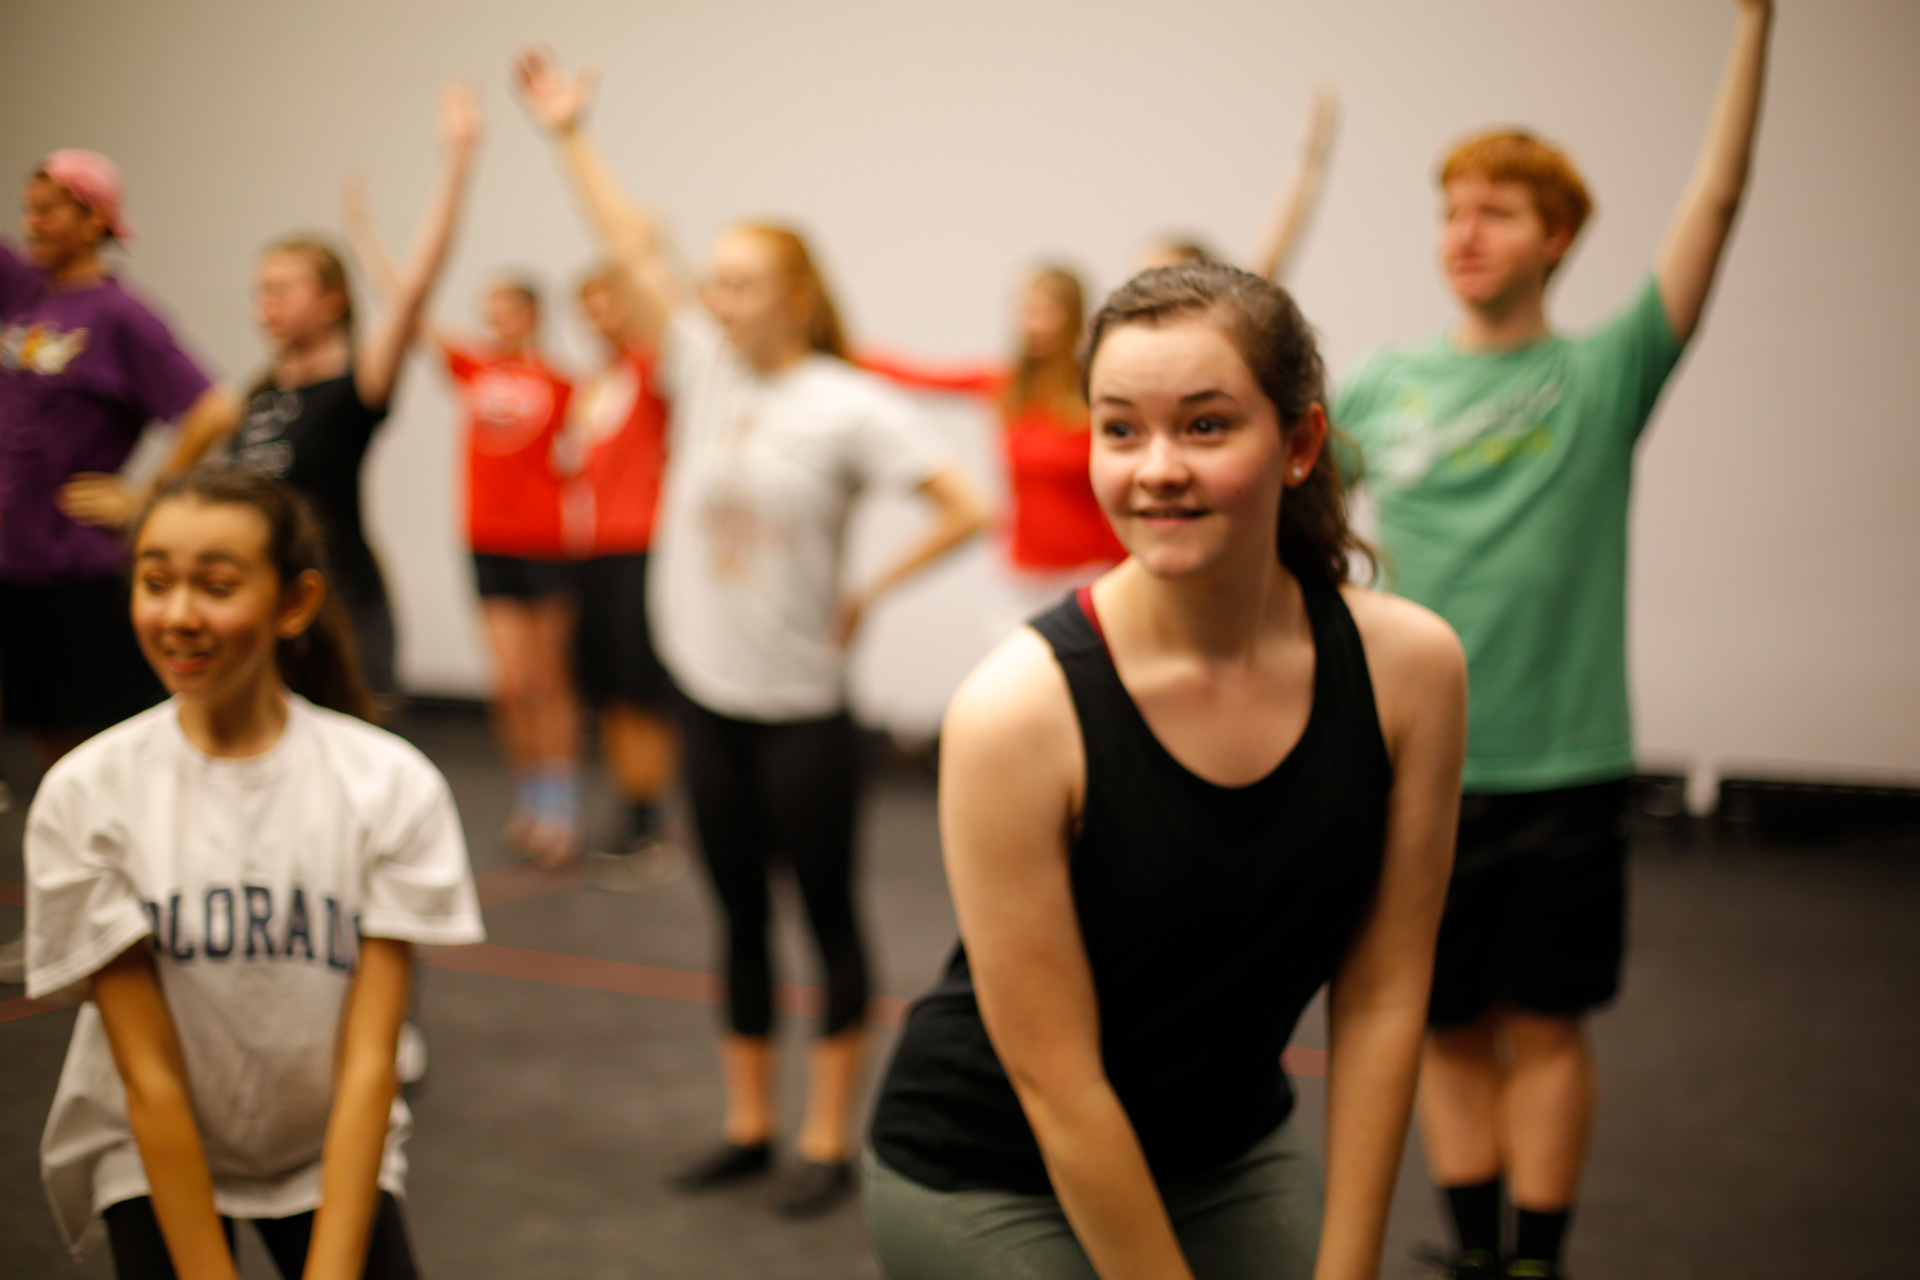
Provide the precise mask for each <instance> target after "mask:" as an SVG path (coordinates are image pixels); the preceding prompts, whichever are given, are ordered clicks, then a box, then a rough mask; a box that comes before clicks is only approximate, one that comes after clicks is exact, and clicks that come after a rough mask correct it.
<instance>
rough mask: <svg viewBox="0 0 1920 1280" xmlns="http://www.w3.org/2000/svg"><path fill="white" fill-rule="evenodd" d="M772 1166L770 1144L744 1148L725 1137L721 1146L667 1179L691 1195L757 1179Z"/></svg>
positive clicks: (675, 1187)
mask: <svg viewBox="0 0 1920 1280" xmlns="http://www.w3.org/2000/svg"><path fill="white" fill-rule="evenodd" d="M772 1167H773V1146H772V1144H771V1143H766V1142H761V1143H756V1144H755V1145H753V1146H750V1147H743V1146H741V1145H740V1144H739V1143H737V1142H727V1141H724V1140H723V1141H722V1142H721V1143H720V1145H719V1146H718V1147H715V1148H714V1149H713V1150H712V1151H710V1152H708V1153H707V1154H706V1155H704V1156H701V1157H700V1158H699V1159H698V1160H695V1161H694V1162H693V1163H692V1164H690V1165H688V1166H687V1167H686V1168H684V1169H682V1170H681V1171H680V1172H679V1173H676V1174H674V1175H673V1177H672V1178H671V1179H669V1180H668V1182H669V1185H671V1186H672V1187H673V1189H674V1190H675V1191H680V1192H685V1193H688V1194H693V1193H697V1192H701V1191H717V1190H719V1189H720V1188H721V1187H730V1186H732V1185H733V1184H734V1183H736V1182H745V1181H746V1180H747V1179H748V1178H758V1177H760V1176H761V1175H763V1174H765V1173H766V1171H767V1170H768V1169H771V1168H772Z"/></svg>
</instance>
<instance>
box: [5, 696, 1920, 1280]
mask: <svg viewBox="0 0 1920 1280" xmlns="http://www.w3.org/2000/svg"><path fill="white" fill-rule="evenodd" d="M413 732H414V736H415V737H416V739H417V740H418V741H420V743H421V745H422V746H424V747H425V748H426V749H427V750H428V752H429V753H430V754H431V755H432V756H433V757H434V758H435V760H436V761H438V762H439V764H440V765H441V767H442V768H443V769H445V770H446V772H447V774H448V776H449V778H450V779H451V780H452V783H453V786H454V789H455V792H456V794H457V796H458V798H459V801H460V805H461V810H462V813H463V815H464V817H465V820H466V827H467V832H468V837H469V840H470V841H471V843H472V847H473V857H474V863H475V866H476V868H477V869H480V870H487V869H490V868H495V867H500V866H504V865H506V863H507V861H508V859H507V857H506V855H505V854H504V852H503V851H502V849H501V847H500V844H499V841H498V839H497V837H496V834H495V833H497V832H498V830H499V828H500V824H501V822H502V821H503V820H504V818H505V816H506V813H505V805H506V803H507V801H508V799H509V797H508V796H507V795H506V792H505V789H504V788H503V787H502V778H501V774H500V771H499V769H498V767H497V765H496V764H495V762H494V757H493V753H492V750H491V747H490V746H489V745H488V743H487V741H486V738H485V734H484V731H483V730H482V728H481V726H480V725H479V723H478V721H477V720H469V719H464V718H460V717H457V716H455V717H441V718H434V719H430V720H425V721H423V722H421V723H420V724H418V725H417V726H416V728H415V729H414V731H413ZM5 762H6V765H7V776H8V777H9V778H10V779H11V780H12V781H13V783H14V787H15V793H16V804H15V806H14V810H13V812H11V813H9V814H6V815H4V816H0V883H4V882H15V883H17V882H18V881H19V880H20V879H21V869H20V854H19V833H20V829H21V820H22V816H23V815H22V813H21V809H22V808H23V807H24V805H23V804H22V803H20V800H21V792H22V791H23V790H24V786H23V784H25V783H26V782H28V781H30V779H29V778H28V777H27V776H26V774H27V773H28V769H27V768H26V765H25V759H24V756H23V754H22V752H21V751H20V749H19V745H18V744H11V745H10V746H9V747H8V749H7V750H6V753H5ZM864 848H865V851H866V852H865V857H866V867H865V870H866V879H865V901H866V903H867V906H868V912H869V918H870V920H871V921H872V924H873V927H874V932H875V934H876V936H877V943H878V951H879V960H880V970H881V973H882V975H883V981H882V984H881V989H882V990H884V991H886V992H888V993H890V994H892V995H896V996H911V995H913V994H914V993H915V992H916V991H917V990H918V989H919V988H921V987H922V986H924V985H925V984H926V983H927V982H928V981H929V980H930V979H931V977H932V976H933V974H934V972H935V969H936V967H937V965H938V964H939V962H940V960H941V958H942V957H943V955H944V953H945V951H946V950H947V948H948V947H949V945H950V944H951V939H952V930H953V924H952V916H951V912H950V910H949V908H948V905H947V900H946V894H945V889H944V886H943V884H942V881H941V876H940V869H939V862H938V856H937V851H936V848H935V840H934V828H933V814H932V788H931V785H930V782H929V781H928V779H927V778H926V777H925V776H924V775H923V774H921V773H918V772H916V771H914V770H911V769H904V768H897V767H896V768H890V769H887V770H884V771H882V773H881V774H880V775H879V777H878V778H877V781H876V784H875V786H874V789H873V793H872V797H871V801H870V803H869V806H868V810H867V817H866V828H865V844H864ZM1634 872H1635V877H1636V884H1635V893H1634V904H1635V905H1634V920H1633V931H1634V944H1633V950H1632V959H1631V966H1630V973H1629V977H1628V987H1627V995H1626V997H1625V999H1624V1000H1623V1001H1622V1003H1621V1004H1620V1006H1619V1007H1618V1008H1617V1009H1615V1010H1613V1011H1612V1012H1610V1013H1608V1014H1606V1015H1605V1016H1604V1017H1602V1018H1601V1019H1600V1020H1599V1025H1598V1028H1597V1031H1598V1042H1599V1046H1600V1059H1601V1067H1602V1076H1603V1083H1602V1090H1603V1094H1602V1098H1603V1101H1602V1112H1601V1122H1600V1128H1599V1136H1598V1139H1597V1142H1596V1145H1595V1149H1594V1153H1593V1159H1592V1165H1591V1171H1590V1174H1589V1176H1588V1180H1587V1194H1586V1197H1585V1201H1584V1203H1583V1205H1582V1208H1581V1211H1580V1217H1579V1220H1578V1222H1577V1224H1576V1227H1575V1233H1574V1241H1573V1246H1572V1252H1571V1258H1570V1262H1571V1269H1572V1271H1573V1273H1574V1274H1575V1275H1576V1276H1577V1277H1579V1280H1605V1278H1608V1277H1635V1278H1645V1280H1669V1278H1671V1280H1686V1278H1690V1277H1698V1278H1699V1280H1709V1278H1714V1280H1717V1278H1719V1277H1726V1276H1739V1277H1746V1278H1748V1280H1774V1278H1776V1277H1777V1278H1779V1280H1787V1278H1788V1277H1793V1278H1795V1280H1799V1278H1800V1277H1805V1276H1810V1275H1818V1276H1821V1277H1830V1278H1833V1280H1841V1278H1845V1277H1859V1278H1860V1280H1867V1278H1869V1277H1872V1278H1875V1280H1879V1278H1882V1277H1891V1276H1911V1275H1916V1274H1920V1210H1916V1209H1915V1204H1916V1202H1920V1095H1917V1093H1916V1083H1917V1082H1916V1068H1920V1013H1916V1010H1915V1007H1914V1006H1915V999H1916V997H1917V996H1920V849H1916V848H1914V847H1912V846H1911V845H1909V846H1906V847H1897V848H1884V847H1874V846H1871V845H1866V844H1854V845H1848V846H1827V847H1822V848H1818V849H1811V848H1788V847H1768V846H1765V845H1763V844H1761V843H1759V842H1756V841H1752V840H1747V841H1741V842H1730V841H1728V840H1727V839H1726V838H1724V837H1722V838H1720V839H1719V840H1718V841H1708V840H1703V839H1701V838H1698V837H1686V836H1680V835H1674V834H1671V833H1669V834H1664V835H1662V834H1657V833H1656V834H1652V835H1650V836H1648V837H1647V838H1646V839H1643V840H1642V841H1641V844H1640V848H1639V851H1638V853H1637V856H1636V859H1635V866H1634ZM8 900H9V899H7V898H6V897H5V896H4V895H0V937H11V936H13V934H14V933H15V932H17V930H18V927H19V924H20V919H21V909H20V908H19V907H18V906H12V905H4V904H5V902H6V901H8ZM789 914H790V913H789ZM487 925H488V930H489V934H490V938H491V941H492V942H494V943H496V944H501V945H505V946H510V947H517V948H527V949H531V950H536V951H541V952H553V953H563V954H568V955H576V956H584V957H590V958H594V959H601V960H611V961H624V962H629V963H634V964H643V965H653V966H661V967H665V968H671V969H679V970H687V969H694V970H704V969H707V968H708V967H709V959H710V957H709V951H710V944H709V941H708V939H709V921H708V915H707V908H706V905H705V902H704V900H703V898H702V895H701V892H700V888H699V885H698V883H697V882H696V881H694V880H692V879H683V880H681V881H679V882H676V883H672V884H669V885H665V886H662V887H660V888H657V889H654V890H652V891H649V892H648V893H645V894H642V895H637V896H631V897H627V896H615V895H609V894H604V893H599V892H595V891H593V890H590V889H584V888H573V889H568V890H565V891H562V892H556V893H552V894H548V895H545V896H538V897H533V898H528V899H525V900H522V901H518V902H513V903H510V904H506V905H501V906H497V907H494V908H492V909H490V910H489V912H488V918H487ZM784 945H785V954H786V956H787V957H788V960H787V969H786V972H787V973H788V974H790V975H791V976H792V978H793V980H795V981H810V980H811V969H810V966H809V965H808V964H807V962H806V958H805V954H804V951H803V950H802V948H801V947H800V945H799V943H798V941H797V940H796V938H795V937H794V936H793V935H792V934H791V933H789V934H788V936H787V937H786V938H785V939H784ZM19 994H20V992H19V989H18V988H0V1001H5V1000H7V999H9V998H11V997H15V996H18V995H19ZM423 1008H424V1013H423V1019H424V1022H425V1025H426V1027H427V1031H428V1035H429V1038H430V1042H431V1046H432V1066H431V1070H430V1072H429V1075H428V1078H427V1080H426V1082H425V1083H424V1084H423V1085H422V1086H420V1087H418V1088H416V1089H415V1090H414V1091H413V1092H412V1094H411V1096H412V1100H413V1104H414V1111H415V1116H416V1122H417V1130H416V1134H415V1138H414V1141H413V1143H412V1147H411V1151H412V1157H413V1172H412V1176H411V1180H410V1188H411V1190H410V1197H409V1199H410V1204H409V1214H410V1222H411V1226H412V1230H413V1233H414V1238H415V1243H416V1247H417V1250H418V1253H419V1254H420V1257H421V1260H422V1263H423V1265H424V1267H425V1269H426V1271H427V1273H428V1275H430V1276H434V1277H442V1278H450V1277H460V1278H461V1280H490V1278H492V1277H502V1278H503V1280H504V1278H511V1280H548V1278H552V1280H594V1278H596V1277H622V1278H624V1277H631V1276H656V1275H657V1276H667V1275H671V1276H674V1277H683V1278H688V1280H693V1278H697V1277H708V1276H711V1277H726V1278H728V1280H734V1278H737V1277H768V1278H769V1280H776V1278H778V1280H801V1278H802V1277H836V1278H839V1277H863V1276H874V1275H877V1271H876V1268H875V1267H874V1264H873V1262H872V1260H871V1258H870V1256H869V1255H868V1252H867V1249H866V1243H865V1233H864V1228H863V1226H862V1224H861V1222H860V1219H859V1216H858V1214H857V1213H855V1212H845V1213H841V1214H839V1215H836V1216H834V1217H831V1218H829V1219H827V1220H825V1221H821V1222H815V1223H810V1224H804V1225H796V1224H791V1223H787V1222H784V1221H781V1220H779V1219H776V1218H774V1217H772V1216H771V1215H770V1214H769V1213H768V1212H767V1192H766V1190H765V1189H764V1188H755V1189H751V1190H745V1191H741V1192H738V1193H736V1194H727V1195H721V1196H718V1197H713V1198H707V1199H698V1200H686V1199H681V1198H677V1197H675V1196H673V1195H671V1194H670V1193H668V1192H667V1191H666V1190H665V1189H664V1188H663V1187H662V1184H661V1179H662V1176H663V1172H664V1171H665V1170H667V1169H670V1168H671V1167H672V1166H673V1165H674V1163H675V1162H676V1161H678V1160H680V1159H681V1158H683V1157H684V1156H685V1155H687V1154H688V1153H689V1152H693V1151H697V1150H698V1149H699V1148H700V1147H701V1146H702V1144H703V1143H705V1142H706V1141H708V1140H709V1139H710V1137H711V1136H712V1133H713V1128H714V1125H715V1123H716V1117H717V1113H718V1104H719V1098H718V1088H717V1082H716V1079H715V1071H714V1062H713V1050H712V1030H713V1027H714V1016H713V1010H712V1009H711V1008H708V1007H705V1006H702V1005H699V1004H693V1003H685V1002H681V1001H677V1000H671V999H663V998H652V997H646V996H637V995H630V994H619V993H613V992H607V991H601V990H593V989H587V988H582V987H575V986H566V985H554V984H550V983H538V982H533V981H529V980H524V979H519V978H505V977H495V976H487V975H482V974H474V973H466V972H453V971H448V970H445V969H438V968H435V969H430V970H428V971H427V973H426V975H425V984H424V1004H423ZM72 1016H73V1015H72V1014H71V1013H69V1012H64V1011H62V1012H53V1013H42V1014H36V1015H34V1016H31V1017H26V1018H21V1019H17V1020H14V1021H10V1022H5V1023H0V1277H5V1278H6V1280H12V1278H13V1277H42V1276H85V1277H104V1276H106V1275H107V1274H108V1273H109V1269H108V1267H107V1266H106V1264H105V1262H104V1260H103V1259H102V1258H101V1257H100V1256H99V1255H97V1254H96V1255H95V1256H93V1257H91V1258H89V1259H88V1260H86V1261H84V1262H82V1263H79V1264H75V1263H72V1262H70V1261H68V1260H67V1258H66V1257H65V1255H64V1253H63V1252H62V1251H61V1249H60V1247H59V1245H58V1243H57V1241H56V1239H55V1237H54V1232H53V1227H52V1224H51V1221H50V1219H49V1217H48V1214H47V1212H46V1209H45V1204H44V1198H43V1196H42V1194H41V1192H40V1189H39V1186H38V1177H37V1172H36V1164H35V1150H36V1146H37V1142H38V1136H39V1130H40V1125H41V1123H42V1121H43V1120H44V1118H45V1114H46V1107H47V1103H48V1100H49V1099H50V1097H51V1095H52V1091H53V1085H54V1080H55V1078H56V1076H57V1073H58V1071H59V1065H60V1059H61V1055H62V1053H63V1051H64V1047H65V1042H66V1036H67V1033H68V1030H69V1028H70V1026H71V1023H72ZM887 1040H888V1037H887V1035H885V1034H883V1035H882V1036H881V1037H880V1038H879V1042H878V1043H877V1044H876V1061H878V1060H879V1059H880V1058H881V1057H882V1056H883V1055H884V1053H885V1052H886V1050H887V1047H888V1043H887ZM1299 1043H1301V1044H1305V1045H1323V1044H1324V1043H1325V1040H1324V1029H1323V1027H1322V1025H1321V1019H1320V1015H1319V1012H1318V1011H1317V1010H1315V1011H1312V1012H1310V1013H1309V1015H1308V1019H1307V1021H1306V1022H1305V1023H1304V1024H1303V1026H1302V1030H1301V1034H1300V1036H1299ZM796 1044H797V1041H796ZM791 1056H794V1057H797V1055H791ZM794 1065H796V1066H797V1063H795V1064H794ZM789 1075H790V1086H791V1087H790V1088H789V1092H788V1096H789V1097H794V1096H797V1078H794V1077H793V1076H792V1073H789ZM1300 1084H1301V1090H1300V1091H1301V1096H1302V1114H1303V1119H1304V1120H1305V1121H1306V1123H1307V1125H1308V1127H1309V1130H1310V1131H1312V1130H1314V1129H1317V1127H1318V1125H1319V1124H1320V1122H1321V1118H1322V1115H1323V1104H1324V1091H1323V1089H1322V1088H1321V1086H1320V1083H1319V1081H1317V1080H1312V1079H1306V1080H1302V1081H1301V1082H1300ZM1439 1238H1440V1227H1439V1223H1438V1219H1437V1216H1436V1214H1435V1212H1434V1210H1433V1206H1432V1196H1431V1194H1430V1192H1429V1191H1428V1189H1427V1186H1426V1183H1425V1180H1424V1177H1423V1176H1422V1175H1421V1173H1420V1172H1419V1166H1418V1163H1417V1152H1414V1151H1410V1153H1409V1159H1408V1163H1407V1166H1406V1169H1405V1172H1404V1174H1403V1177H1402V1179H1401V1185H1400V1189H1399V1194H1398V1196H1397V1198H1396V1201H1395V1206H1394V1213H1393V1219H1392V1223H1391V1227H1390V1232H1389V1240H1388V1255H1389V1260H1388V1265H1387V1267H1386V1269H1385V1272H1384V1275H1385V1276H1387V1277H1388V1278H1389V1280H1394V1278H1397V1277H1412V1276H1415V1275H1419V1274H1423V1273H1422V1271H1421V1270H1420V1269H1419V1268H1417V1267H1416V1266H1415V1265H1414V1264H1413V1263H1412V1261H1411V1260H1410V1259H1409V1249H1410V1248H1411V1247H1412V1246H1413V1245H1415V1244H1416V1243H1418V1242H1421V1241H1424V1240H1437V1239H1439ZM247 1271H248V1275H249V1276H251V1277H265V1276H267V1275H270V1274H271V1271H270V1268H265V1267H264V1265H263V1263H262V1262H261V1259H260V1258H259V1257H258V1256H249V1257H248V1259H247Z"/></svg>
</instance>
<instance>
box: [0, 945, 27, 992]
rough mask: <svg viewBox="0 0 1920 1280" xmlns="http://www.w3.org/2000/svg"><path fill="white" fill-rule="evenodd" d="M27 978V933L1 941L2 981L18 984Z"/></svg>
mask: <svg viewBox="0 0 1920 1280" xmlns="http://www.w3.org/2000/svg"><path fill="white" fill-rule="evenodd" d="M26 980H27V935H26V934H24V933H23V934H21V935H20V936H19V937H17V938H15V939H14V940H13V941H12V942H0V982H4V983H8V984H11V985H13V986H18V985H20V984H21V983H23V982H25V981H26Z"/></svg>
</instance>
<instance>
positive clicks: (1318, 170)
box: [1247, 85, 1340, 282]
mask: <svg viewBox="0 0 1920 1280" xmlns="http://www.w3.org/2000/svg"><path fill="white" fill-rule="evenodd" d="M1339 121H1340V96H1339V95H1338V94H1336V93H1335V92H1334V91H1333V90H1332V89H1330V88H1328V87H1327V86H1325V85H1319V86H1317V87H1315V89H1314V91H1313V100H1312V102H1310V103H1309V104H1308V106H1307V122H1306V126H1305V128H1304V130H1303V131H1302V133H1301V135H1300V150H1299V153H1298V154H1297V155H1296V156H1295V158H1294V162H1293V168H1292V169H1291V170H1290V171H1289V172H1288V174H1287V178H1286V181H1285V182H1284V183H1283V184H1282V185H1281V187H1280V196H1279V198H1278V199H1277V200H1275V201H1274V205H1273V212H1272V213H1270V214H1269V215H1268V216H1267V224H1266V226H1265V227H1263V228H1262V229H1261V232H1260V242H1259V244H1258V245H1256V246H1255V248H1254V251H1253V256H1252V257H1251V258H1250V259H1248V261H1247V270H1249V271H1251V272H1253V273H1254V274H1255V275H1257V276H1262V277H1264V278H1266V279H1268V280H1272V281H1275V282H1278V281H1279V280H1280V279H1281V278H1282V277H1283V276H1285V275H1286V273H1287V265H1288V263H1290V262H1291V261H1292V259H1293V251H1294V248H1295V247H1296V245H1297V242H1298V241H1299V239H1300V231H1301V228H1303V227H1305V226H1306V224H1307V219H1308V218H1309V217H1310V216H1312V213H1313V208H1314V205H1315V203H1316V202H1317V201H1318V199H1319V196H1320V183H1321V179H1322V178H1323V177H1325V175H1326V168H1327V152H1328V150H1329V149H1330V148H1331V147H1332V145H1333V131H1334V126H1335V125H1337V124H1338V123H1339Z"/></svg>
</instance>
